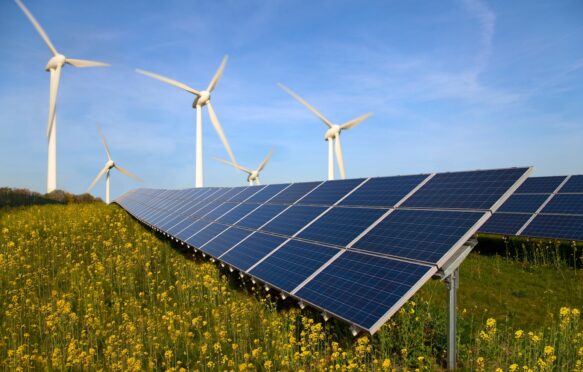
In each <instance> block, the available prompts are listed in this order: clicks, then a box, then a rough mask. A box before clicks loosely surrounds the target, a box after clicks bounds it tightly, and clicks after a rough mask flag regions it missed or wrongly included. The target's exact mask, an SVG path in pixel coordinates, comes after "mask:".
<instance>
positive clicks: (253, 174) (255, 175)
mask: <svg viewBox="0 0 583 372" xmlns="http://www.w3.org/2000/svg"><path fill="white" fill-rule="evenodd" d="M258 179H259V172H258V171H257V170H254V171H251V173H249V175H248V176H247V182H253V181H256V180H258Z"/></svg>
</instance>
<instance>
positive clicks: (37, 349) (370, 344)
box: [0, 204, 583, 371]
mask: <svg viewBox="0 0 583 372" xmlns="http://www.w3.org/2000/svg"><path fill="white" fill-rule="evenodd" d="M177 248H179V247H178V246H176V245H173V244H171V243H170V242H169V241H168V240H167V239H162V238H160V237H158V236H156V235H154V234H153V233H152V232H150V231H148V230H147V229H145V228H144V227H143V226H142V225H140V224H139V223H138V222H137V221H135V220H133V219H132V218H131V217H129V215H128V214H127V213H125V212H124V211H123V210H122V209H121V208H119V207H116V206H109V207H108V206H105V205H103V204H86V205H67V206H33V207H30V208H18V209H14V210H7V211H4V212H2V213H0V309H2V311H1V312H0V369H1V370H4V369H6V370H17V369H19V368H22V369H25V370H33V369H41V370H97V369H103V370H124V371H125V370H180V369H181V368H187V369H188V370H201V371H203V370H302V369H303V370H306V371H313V370H320V369H329V368H332V369H339V370H355V369H357V370H382V369H389V368H392V367H396V368H408V369H415V368H418V369H432V370H435V369H441V368H443V367H444V365H445V352H446V345H445V337H446V329H447V323H446V315H447V313H446V308H445V301H446V298H447V297H446V296H447V291H446V289H445V286H444V284H443V283H440V282H438V281H431V282H430V283H428V284H427V285H426V286H425V287H424V288H423V289H422V290H421V291H420V292H419V294H418V295H416V296H415V297H414V298H413V301H411V302H409V303H408V304H406V305H405V306H404V308H403V309H402V310H401V311H399V312H398V313H397V314H396V315H395V316H394V317H393V318H392V319H390V320H389V322H388V323H387V324H386V325H385V326H384V327H383V328H381V330H380V331H379V332H378V333H377V334H375V335H374V336H373V337H368V336H366V335H359V337H357V338H353V337H352V336H351V335H350V332H349V330H348V327H347V325H346V324H344V323H342V322H339V321H335V320H332V321H329V322H327V323H324V322H323V320H322V318H321V316H320V314H319V313H318V312H317V311H313V310H310V309H306V310H303V311H300V310H299V309H298V308H297V306H296V304H295V303H294V302H293V301H289V300H287V301H282V300H281V299H279V298H278V297H276V296H274V293H273V292H274V291H273V290H272V291H270V292H265V291H263V289H262V287H261V286H255V285H253V284H252V283H251V282H249V281H248V280H246V279H240V278H239V277H238V275H236V273H234V274H231V273H229V272H228V270H224V269H223V270H222V269H220V268H219V266H218V265H216V264H212V263H210V262H209V261H207V260H205V259H202V258H201V257H200V256H196V257H194V260H192V259H190V258H189V257H190V255H186V256H185V255H183V254H182V253H181V252H179V251H178V250H177ZM482 248H484V247H482ZM508 256H510V255H508ZM505 257H506V256H505ZM582 292H583V276H582V272H581V270H575V269H573V268H572V267H570V266H569V265H568V263H565V262H563V261H561V260H555V261H553V260H551V259H550V258H549V257H547V258H545V260H544V261H541V260H535V262H532V260H520V259H519V260H514V259H509V258H501V257H499V256H482V255H478V254H471V255H470V256H469V257H468V259H467V260H466V261H465V262H464V264H463V265H462V267H461V279H460V290H459V311H458V313H459V357H458V362H459V366H460V367H461V368H462V369H467V370H480V369H488V370H494V369H495V368H497V367H500V368H503V369H504V370H508V369H512V368H511V366H512V365H513V364H514V363H517V365H519V366H520V367H521V368H522V367H523V366H525V365H526V366H528V368H537V369H544V370H551V369H555V370H574V369H576V368H579V369H581V361H582V360H583V324H582V323H583V322H580V321H579V318H580V315H579V310H574V308H579V309H581V307H582V305H583V293H582ZM561 308H562V310H561ZM560 312H562V314H563V315H561V316H559V314H560ZM490 318H491V319H490ZM518 329H521V330H524V335H522V334H521V336H520V337H516V334H515V331H517V330H518ZM529 331H531V332H532V333H531V334H528V332H529ZM545 350H546V351H545ZM578 353H580V355H578ZM577 363H579V367H577V365H578V364H577ZM389 364H390V366H389ZM385 367H386V368H385Z"/></svg>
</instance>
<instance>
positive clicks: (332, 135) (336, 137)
mask: <svg viewBox="0 0 583 372" xmlns="http://www.w3.org/2000/svg"><path fill="white" fill-rule="evenodd" d="M278 85H279V87H280V88H281V89H283V90H284V91H286V92H287V93H288V94H289V95H290V96H292V97H293V98H295V99H296V100H297V101H298V102H300V103H301V104H302V105H304V106H306V107H307V108H308V110H310V111H312V112H313V113H314V114H315V115H316V116H317V117H319V118H320V120H322V121H323V122H324V124H326V126H327V127H328V130H327V131H326V134H325V135H324V140H326V141H328V179H329V180H333V179H334V153H336V161H337V162H338V169H340V176H341V177H342V179H345V178H346V170H345V169H344V158H343V156H342V145H341V143H340V133H341V132H342V131H343V130H345V129H350V128H354V127H355V126H357V125H358V124H360V123H361V122H363V121H364V120H365V119H367V118H368V117H369V116H371V115H372V112H369V113H366V114H364V115H362V116H359V117H357V118H356V119H352V120H350V121H347V122H346V123H344V124H340V125H338V124H333V123H332V122H331V121H330V120H328V119H326V118H325V117H324V115H322V114H321V113H320V112H319V111H318V110H316V109H315V108H314V107H313V106H312V105H310V104H309V103H308V102H306V100H305V99H303V98H302V97H300V96H298V95H297V94H296V93H294V92H293V91H292V90H291V89H289V88H288V87H286V86H285V85H283V84H281V83H280V84H278ZM332 142H334V143H332Z"/></svg>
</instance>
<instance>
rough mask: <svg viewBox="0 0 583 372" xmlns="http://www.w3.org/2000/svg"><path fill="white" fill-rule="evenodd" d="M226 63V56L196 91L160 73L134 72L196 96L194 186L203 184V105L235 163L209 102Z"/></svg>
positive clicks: (194, 105) (235, 162) (234, 161)
mask: <svg viewBox="0 0 583 372" xmlns="http://www.w3.org/2000/svg"><path fill="white" fill-rule="evenodd" d="M226 64H227V56H225V57H224V58H223V61H222V62H221V65H220V66H219V69H218V70H217V72H216V73H215V76H213V78H212V80H211V82H210V83H209V85H208V87H207V88H206V89H205V90H202V91H198V90H196V89H193V88H191V87H189V86H188V85H186V84H183V83H181V82H178V81H176V80H173V79H170V78H167V77H164V76H162V75H158V74H154V73H152V72H148V71H144V70H140V69H137V70H136V72H139V73H140V74H143V75H146V76H149V77H151V78H154V79H157V80H160V81H163V82H165V83H167V84H170V85H173V86H175V87H178V88H180V89H183V90H185V91H187V92H188V93H191V94H194V95H195V96H196V97H195V98H194V102H192V108H194V109H196V163H195V169H196V174H195V176H196V179H195V187H202V186H203V171H202V108H203V107H204V106H207V107H208V112H209V116H210V118H211V122H212V124H213V126H214V128H215V131H216V132H217V134H218V135H219V138H220V139H221V141H222V142H223V146H225V149H226V150H227V153H228V154H229V158H230V159H231V161H232V162H233V163H234V164H237V161H236V160H235V155H233V151H232V150H231V146H230V145H229V141H227V137H226V136H225V132H224V131H223V128H222V127H221V123H219V119H218V118H217V115H216V114H215V110H214V109H213V105H212V104H211V92H212V91H213V90H214V89H215V88H216V86H217V83H218V82H219V79H220V78H221V75H223V71H224V70H225V65H226Z"/></svg>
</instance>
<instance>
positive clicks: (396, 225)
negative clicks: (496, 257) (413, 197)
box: [353, 210, 485, 264]
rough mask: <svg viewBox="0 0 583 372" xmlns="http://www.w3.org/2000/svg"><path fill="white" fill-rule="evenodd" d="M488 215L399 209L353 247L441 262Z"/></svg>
mask: <svg viewBox="0 0 583 372" xmlns="http://www.w3.org/2000/svg"><path fill="white" fill-rule="evenodd" d="M484 216H485V213H484V212H461V211H434V210H396V211H395V212H393V213H391V214H390V215H388V216H387V217H386V218H385V219H384V220H382V221H381V222H380V223H379V224H378V225H377V226H375V227H374V228H373V229H372V230H371V231H370V232H369V233H368V234H366V235H365V236H363V237H362V239H360V240H359V241H357V242H356V243H355V244H354V245H353V247H354V248H358V249H361V250H365V251H369V252H375V253H380V254H386V255H391V256H397V257H404V258H409V259H414V260H419V261H425V262H431V263H434V264H437V263H438V261H439V260H441V259H443V257H444V255H445V254H446V253H447V251H448V250H450V249H451V247H452V246H453V245H454V244H456V243H457V242H458V241H459V240H460V239H462V238H464V236H465V235H466V234H467V232H468V231H469V230H470V229H471V228H472V227H473V226H475V225H476V224H477V223H478V221H480V220H481V219H483V218H484ZM468 238H469V237H467V238H465V240H467V239H468Z"/></svg>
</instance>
